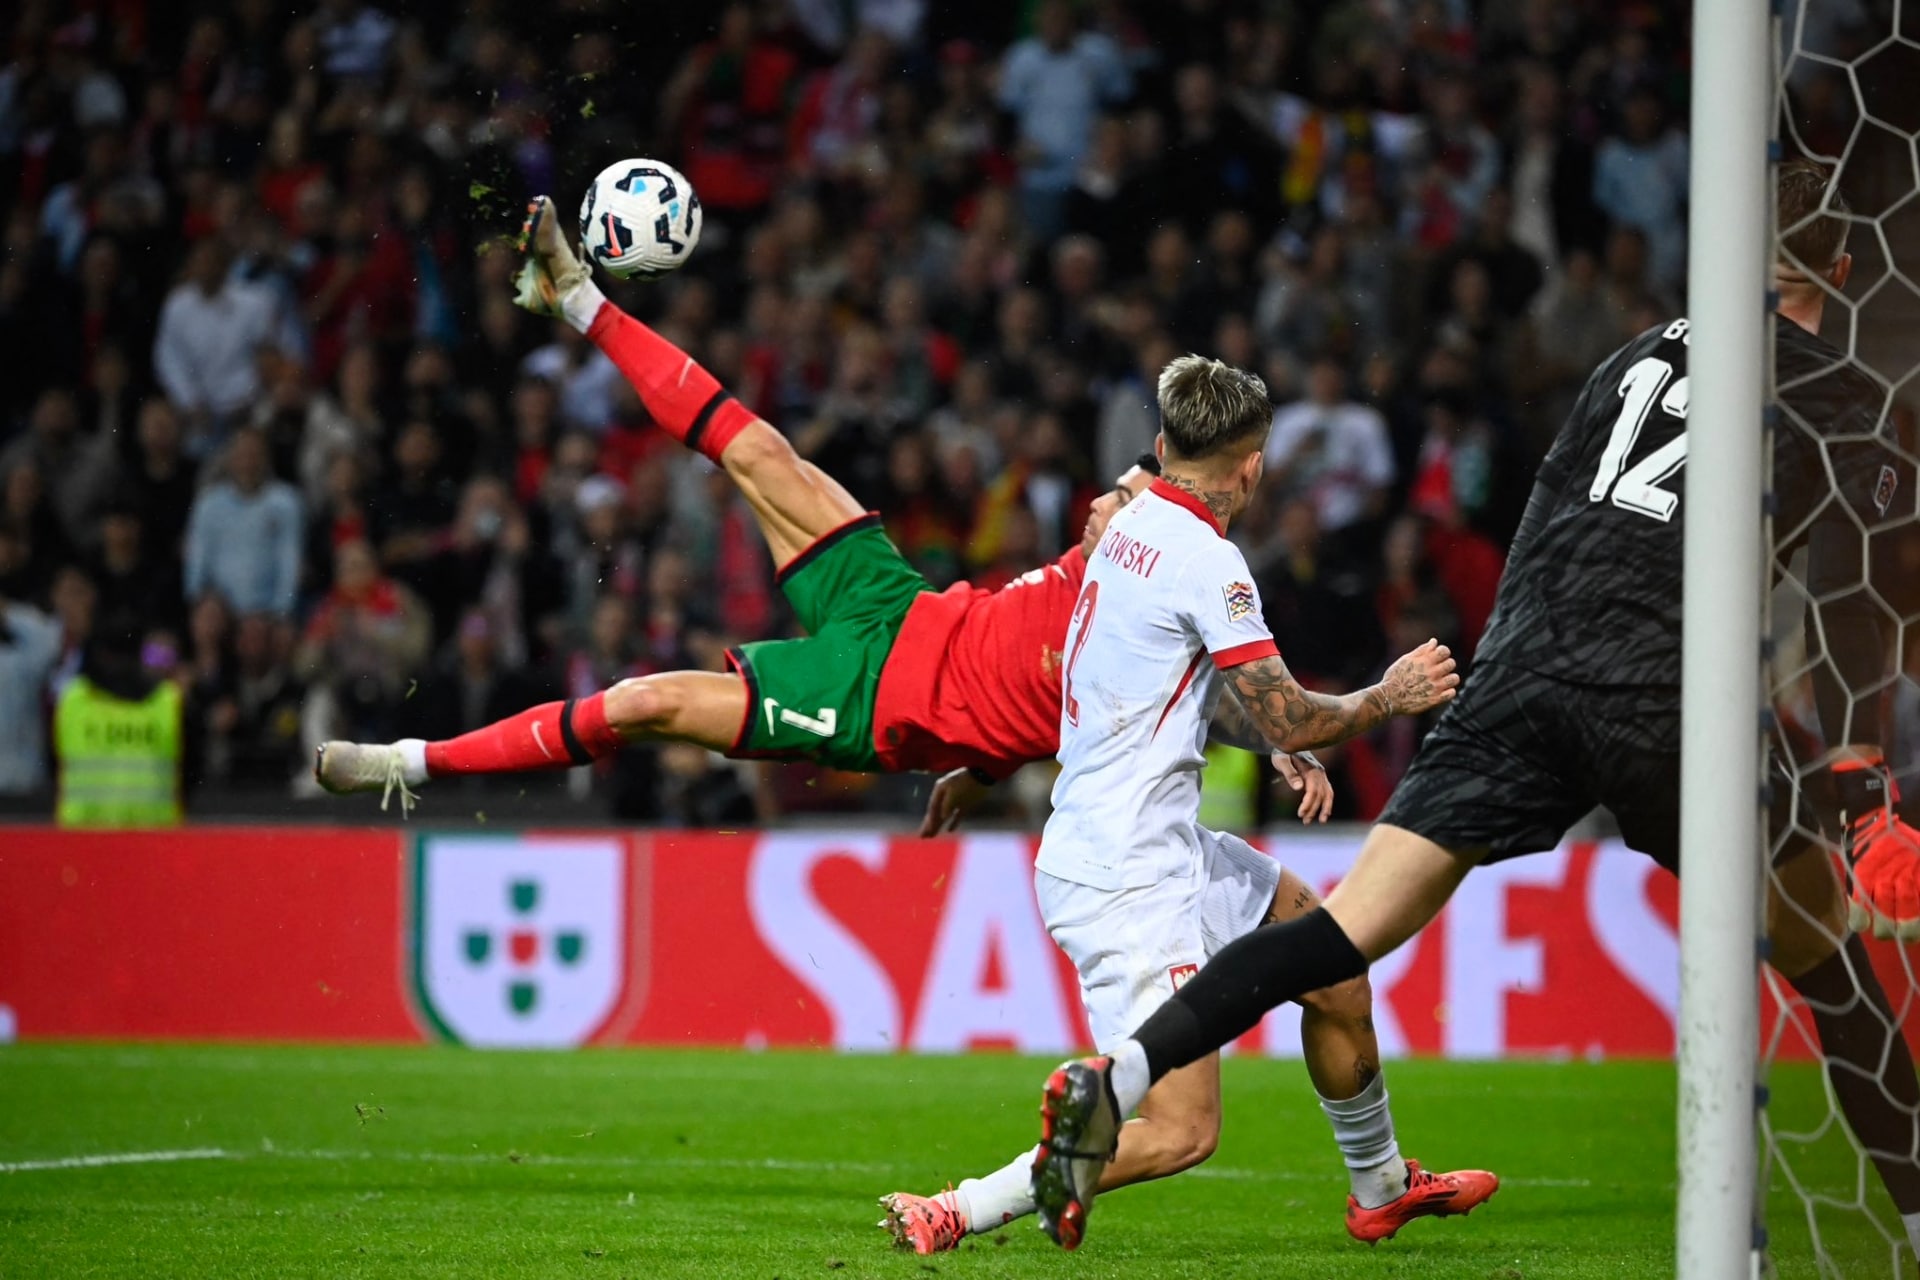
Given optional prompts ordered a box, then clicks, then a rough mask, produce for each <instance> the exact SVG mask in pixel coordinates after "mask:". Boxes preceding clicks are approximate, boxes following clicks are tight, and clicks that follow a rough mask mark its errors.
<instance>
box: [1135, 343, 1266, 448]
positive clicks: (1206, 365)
mask: <svg viewBox="0 0 1920 1280" xmlns="http://www.w3.org/2000/svg"><path fill="white" fill-rule="evenodd" d="M1158 394H1159V399H1160V430H1161V433H1162V434H1164V435H1165V436H1166V438H1167V444H1168V446H1169V447H1170V448H1172V449H1173V451H1174V452H1175V453H1176V454H1178V455H1179V456H1180V457H1182V458H1204V457H1207V456H1209V455H1211V454H1215V453H1222V452H1225V451H1226V450H1227V449H1228V448H1230V447H1231V446H1233V445H1237V444H1241V443H1243V442H1244V443H1249V444H1250V443H1252V441H1253V438H1254V437H1255V436H1265V435H1266V433H1267V431H1268V429H1269V428H1271V427H1272V426H1273V402H1272V401H1271V400H1269V399H1267V384H1266V383H1264V382H1262V381H1261V380H1260V378H1259V375H1257V374H1252V373H1248V372H1247V371H1246V370H1245V369H1236V368H1234V367H1233V366H1232V365H1230V364H1228V363H1226V362H1225V361H1224V360H1209V359H1208V358H1207V357H1205V356H1196V355H1185V356H1181V357H1180V358H1179V359H1177V360H1174V361H1173V362H1172V363H1170V364H1168V365H1167V367H1166V368H1164V369H1162V370H1161V371H1160V384H1159V387H1158Z"/></svg>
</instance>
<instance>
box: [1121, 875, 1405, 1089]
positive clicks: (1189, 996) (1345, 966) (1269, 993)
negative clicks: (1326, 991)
mask: <svg viewBox="0 0 1920 1280" xmlns="http://www.w3.org/2000/svg"><path fill="white" fill-rule="evenodd" d="M1366 971H1367V958H1366V957H1365V956H1363V955H1361V954H1360V952H1359V950H1358V949H1357V948H1356V947H1355V946H1354V945H1353V942H1352V941H1351V940H1350V939H1349V938H1348V937H1347V935H1346V933H1345V932H1344V931H1343V930H1342V929H1341V928H1340V925H1339V923H1338V922H1337V921H1336V920H1334V918H1333V917H1332V916H1330V915H1328V914H1327V909H1326V908H1325V907H1316V908H1314V909H1313V910H1312V911H1309V912H1308V913H1307V914H1306V915H1304V916H1301V917H1300V918H1299V919H1297V920H1289V921H1287V922H1285V923H1284V924H1269V925H1262V926H1261V927H1260V928H1258V929H1255V930H1254V931H1253V932H1252V933H1249V934H1248V935H1246V936H1245V937H1244V938H1236V939H1234V940H1233V941H1232V942H1230V943H1228V944H1227V945H1226V946H1224V947H1222V948H1221V949H1220V953H1219V954H1218V955H1216V956H1214V958H1213V959H1211V960H1209V961H1207V963H1206V965H1205V967H1204V968H1202V969H1201V970H1200V972H1199V973H1197V974H1195V975H1194V976H1193V977H1192V978H1191V979H1190V980H1188V982H1187V984H1186V985H1185V986H1183V987H1181V988H1180V990H1178V991H1176V992H1175V993H1174V995H1173V999H1171V1000H1169V1001H1167V1002H1166V1003H1165V1004H1163V1005H1161V1006H1160V1007H1159V1008H1158V1009H1156V1010H1155V1011H1154V1013H1153V1016H1152V1017H1150V1018H1148V1019H1147V1020H1146V1021H1145V1022H1143V1023H1141V1024H1140V1028H1139V1030H1137V1031H1135V1032H1134V1033H1133V1038H1134V1039H1135V1040H1138V1041H1139V1042H1140V1047H1141V1048H1143V1049H1145V1050H1146V1051H1147V1069H1148V1071H1149V1072H1150V1073H1151V1074H1152V1077H1153V1078H1154V1079H1155V1080H1158V1079H1159V1078H1160V1077H1161V1076H1164V1075H1165V1074H1167V1072H1169V1071H1172V1070H1175V1069H1176V1068H1179V1067H1184V1066H1186V1065H1187V1064H1188V1063H1189V1062H1197V1061H1199V1060H1200V1059H1201V1058H1204V1057H1206V1056H1207V1055H1208V1054H1209V1053H1212V1052H1213V1051H1214V1050H1215V1049H1218V1048H1220V1047H1221V1046H1222V1045H1225V1044H1227V1043H1229V1042H1231V1041H1232V1040H1234V1039H1236V1038H1237V1037H1239V1036H1242V1035H1244V1034H1246V1033H1247V1032H1248V1031H1251V1030H1253V1028H1254V1027H1255V1026H1257V1025H1259V1022H1260V1019H1261V1018H1263V1017H1265V1016H1266V1013H1267V1010H1269V1009H1273V1008H1276V1007H1278V1006H1280V1005H1283V1004H1285V1003H1286V1002H1287V1001H1289V1000H1298V999H1299V998H1300V997H1301V996H1303V995H1306V994H1307V993H1308V992H1309V991H1318V990H1320V988H1322V987H1330V986H1333V985H1334V984H1335V983H1336V982H1345V981H1346V980H1347V979H1348V978H1357V977H1359V976H1360V975H1361V974H1363V973H1365V972H1366Z"/></svg>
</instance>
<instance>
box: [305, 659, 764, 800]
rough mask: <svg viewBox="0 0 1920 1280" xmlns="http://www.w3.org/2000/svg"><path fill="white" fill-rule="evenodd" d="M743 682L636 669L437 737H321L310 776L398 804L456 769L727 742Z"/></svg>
mask: <svg viewBox="0 0 1920 1280" xmlns="http://www.w3.org/2000/svg"><path fill="white" fill-rule="evenodd" d="M746 713H747V686H746V682H745V681H744V680H742V679H741V678H740V677H739V676H738V675H722V674H720V673H718V672H713V671H667V672H661V673H660V674H658V675H651V676H639V677H636V678H634V679H632V680H622V681H621V682H620V683H619V684H616V685H614V686H613V687H612V688H610V689H606V690H603V691H602V692H600V693H596V694H592V695H590V696H588V697H585V698H568V699H567V700H566V701H564V702H546V703H542V704H541V705H539V706H537V707H531V708H529V709H528V710H526V711H522V712H521V713H520V714H519V715H515V716H508V717H507V718H506V719H505V720H496V721H494V723H492V724H490V725H486V726H484V727H482V728H479V729H475V730H473V731H472V732H471V733H463V734H461V735H460V736H459V737H457V738H448V739H446V740H445V741H442V742H426V741H423V740H422V739H419V738H403V739H401V740H400V741H398V742H381V743H373V742H326V743H322V744H321V746H320V749H319V751H318V752H316V753H315V756H314V762H313V776H314V778H315V779H316V780H318V782H319V783H320V785H321V786H322V787H324V788H325V789H326V790H328V791H331V792H333V793H334V794H336V795H344V794H347V793H349V792H355V791H378V792H380V793H381V797H380V807H381V808H382V809H384V808H386V807H387V802H388V800H389V799H390V798H391V797H392V795H393V793H394V792H395V791H398V792H399V794H400V806H401V809H402V811H403V812H404V811H406V810H409V809H411V808H413V802H414V800H415V798H416V797H415V795H414V792H413V788H415V787H418V786H420V785H422V784H423V783H425V782H426V781H427V780H428V779H430V778H439V777H445V776H447V775H449V774H462V773H527V772H532V771H534V770H541V769H566V768H571V767H572V766H574V765H582V764H591V763H592V762H593V761H595V760H598V759H600V758H601V757H603V756H608V755H612V754H613V753H614V752H615V751H617V750H618V749H619V748H620V747H622V746H624V745H627V744H629V743H634V742H661V741H674V742H691V743H694V744H696V745H698V746H703V747H706V748H708V749H709V750H712V751H721V752H725V751H730V750H732V748H733V746H734V743H735V739H736V738H737V737H738V735H739V732H740V726H741V724H742V723H743V722H744V721H745V719H746Z"/></svg>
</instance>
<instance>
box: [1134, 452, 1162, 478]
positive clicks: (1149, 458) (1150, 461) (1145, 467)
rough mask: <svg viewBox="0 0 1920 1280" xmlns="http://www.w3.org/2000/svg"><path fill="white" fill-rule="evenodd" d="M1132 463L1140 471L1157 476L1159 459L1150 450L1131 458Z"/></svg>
mask: <svg viewBox="0 0 1920 1280" xmlns="http://www.w3.org/2000/svg"><path fill="white" fill-rule="evenodd" d="M1133 465H1134V466H1136V467H1138V468H1140V469H1141V470H1142V471H1144V472H1146V473H1147V474H1148V475H1150V476H1157V475H1159V474H1160V459H1159V458H1158V457H1157V456H1156V455H1155V454H1154V453H1153V452H1152V451H1151V450H1149V451H1148V452H1146V453H1143V454H1141V455H1140V456H1139V457H1137V458H1135V459H1134V460H1133Z"/></svg>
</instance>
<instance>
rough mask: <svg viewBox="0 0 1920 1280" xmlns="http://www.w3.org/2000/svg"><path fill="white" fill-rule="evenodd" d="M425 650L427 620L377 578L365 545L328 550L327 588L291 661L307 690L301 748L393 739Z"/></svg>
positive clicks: (406, 593) (405, 595)
mask: <svg viewBox="0 0 1920 1280" xmlns="http://www.w3.org/2000/svg"><path fill="white" fill-rule="evenodd" d="M432 644H433V619H432V617H431V615H429V614H428V612H427V608H426V606H425V605H423V604H421V603H420V600H419V598H418V597H416V596H415V595H414V594H413V592H412V591H410V590H408V589H407V587H406V586H405V585H404V584H402V583H400V582H397V581H395V580H394V579H392V578H388V577H385V576H383V575H382V574H381V572H380V564H379V561H378V559H377V558H376V557H375V556H374V553H373V548H372V547H370V546H369V545H368V544H367V543H365V542H358V541H356V542H345V543H342V544H341V545H340V546H339V547H338V548H337V549H336V550H335V551H334V558H333V589H332V590H330V591H329V592H327V594H326V595H325V596H324V597H322V598H321V600H320V603H319V605H318V606H317V607H316V608H315V609H314V611H313V617H312V619H311V620H310V621H309V622H308V623H307V629H306V634H305V635H303V636H302V637H301V640H300V645H299V648H298V649H297V650H296V651H295V654H294V657H293V666H294V670H295V671H296V672H297V673H298V674H299V675H300V677H301V679H302V680H303V681H304V682H305V683H306V686H307V698H306V701H305V703H304V705H303V708H302V712H301V718H302V723H303V730H302V734H301V737H302V740H303V743H304V744H305V746H306V747H307V748H309V749H311V748H312V747H315V746H318V745H319V744H320V743H322V742H324V741H326V740H327V739H328V738H333V737H338V736H339V735H340V734H341V733H342V732H366V733H375V734H384V735H386V736H388V737H391V736H394V734H393V724H394V718H395V712H396V709H397V708H398V706H399V704H400V702H401V701H402V697H401V695H402V694H404V692H405V691H406V690H407V689H408V688H409V687H410V686H411V683H412V680H413V677H414V674H415V673H416V672H418V671H419V669H420V667H421V664H422V663H424V662H425V661H426V657H427V654H428V651H429V650H430V649H431V647H432Z"/></svg>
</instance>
